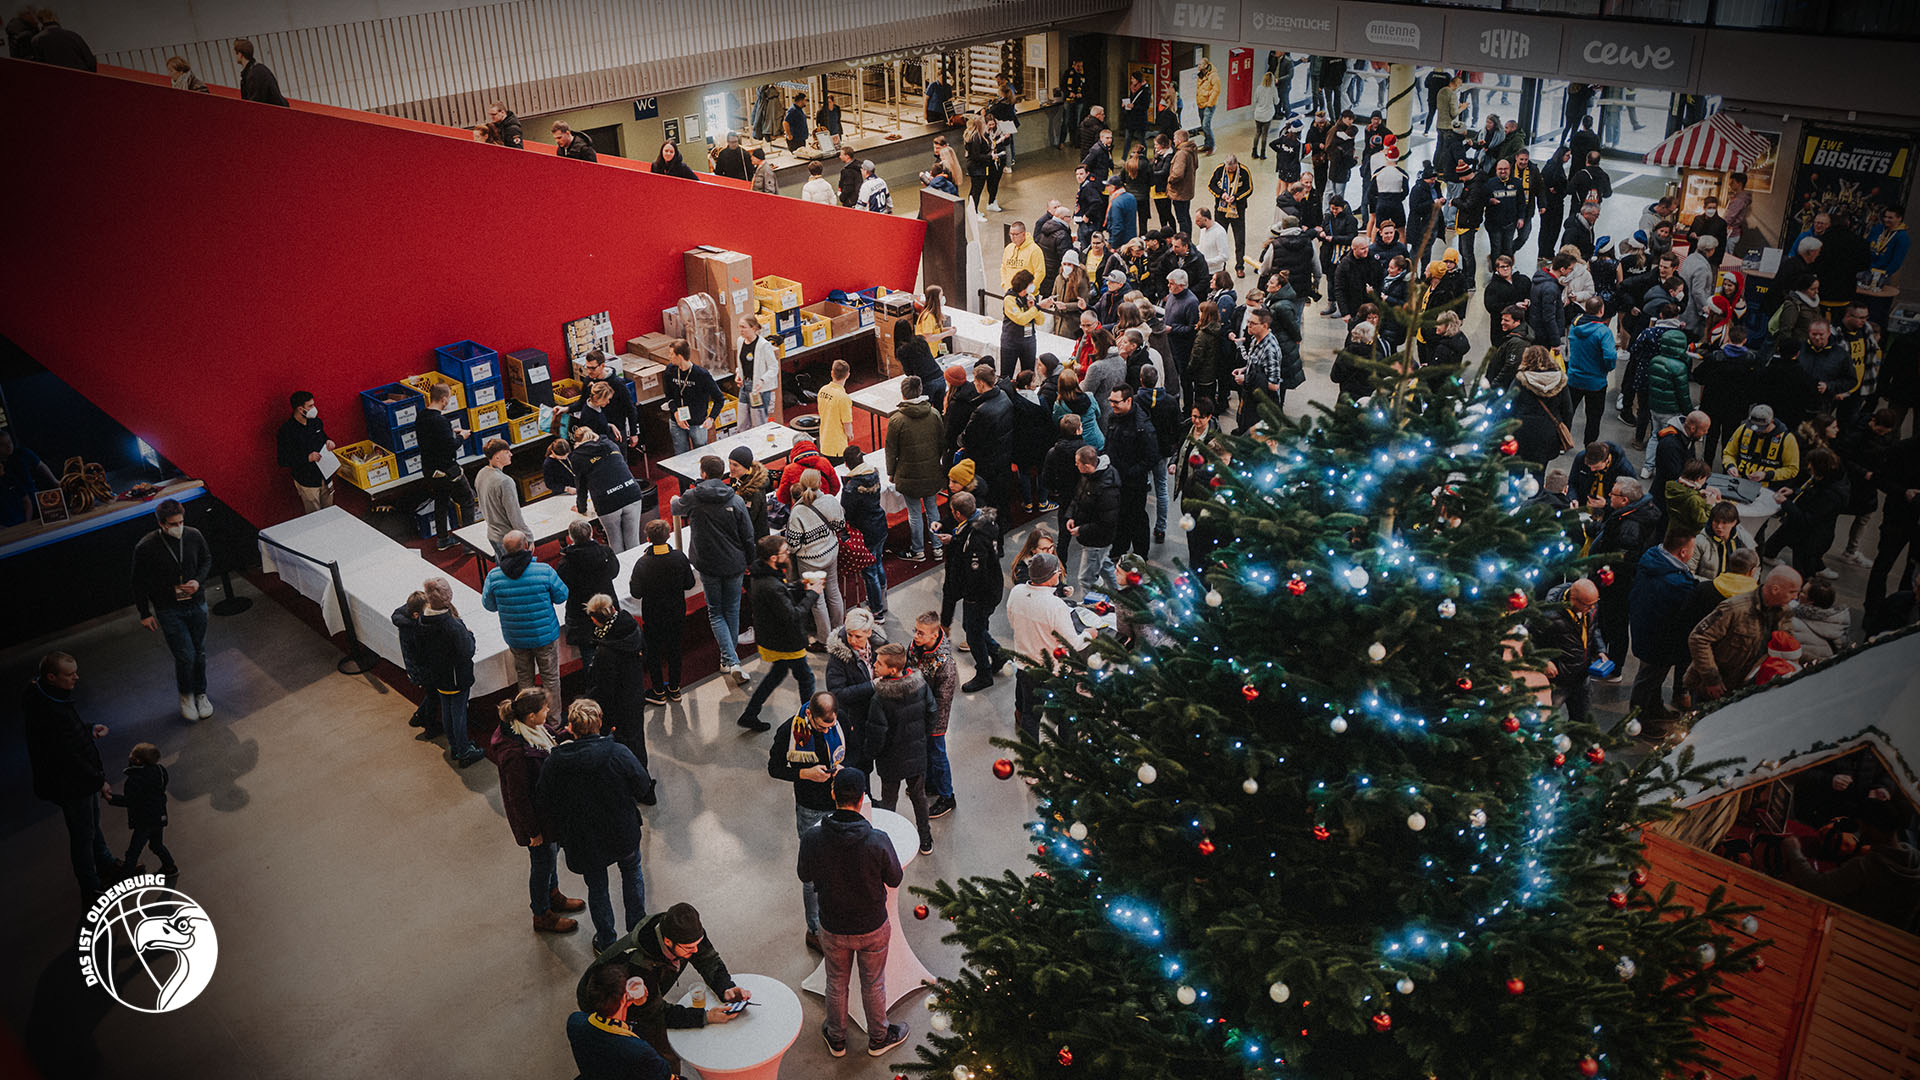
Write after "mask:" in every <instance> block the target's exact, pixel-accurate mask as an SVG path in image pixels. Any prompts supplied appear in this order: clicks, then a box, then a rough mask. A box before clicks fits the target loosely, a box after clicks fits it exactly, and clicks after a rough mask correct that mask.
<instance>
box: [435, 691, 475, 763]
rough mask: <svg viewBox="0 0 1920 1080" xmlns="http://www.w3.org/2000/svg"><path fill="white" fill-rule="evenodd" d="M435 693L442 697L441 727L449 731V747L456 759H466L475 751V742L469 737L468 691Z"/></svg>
mask: <svg viewBox="0 0 1920 1080" xmlns="http://www.w3.org/2000/svg"><path fill="white" fill-rule="evenodd" d="M435 693H437V694H439V695H440V726H441V727H444V728H446V729H447V747H448V748H449V749H451V750H452V751H453V756H454V757H466V756H467V755H469V754H471V753H473V750H474V746H473V740H472V739H470V738H469V737H468V736H467V694H468V691H466V690H454V691H452V692H448V691H445V690H437V691H435Z"/></svg>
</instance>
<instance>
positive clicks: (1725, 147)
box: [1647, 113, 1767, 172]
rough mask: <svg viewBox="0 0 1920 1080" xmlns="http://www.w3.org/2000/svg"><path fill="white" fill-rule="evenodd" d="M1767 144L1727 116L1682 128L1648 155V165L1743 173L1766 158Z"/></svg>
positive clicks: (1707, 119)
mask: <svg viewBox="0 0 1920 1080" xmlns="http://www.w3.org/2000/svg"><path fill="white" fill-rule="evenodd" d="M1766 153H1767V141H1766V140H1765V139H1762V138H1761V137H1760V136H1758V135H1756V134H1754V133H1753V131H1752V130H1751V129H1749V128H1748V127H1747V126H1746V125H1745V124H1742V123H1741V122H1740V121H1738V120H1735V119H1734V118H1733V117H1731V116H1728V115H1727V114H1726V113H1714V114H1713V115H1712V116H1709V117H1707V118H1706V119H1705V120H1702V121H1700V122H1699V123H1697V124H1693V125H1691V126H1689V127H1684V128H1681V129H1680V130H1679V131H1676V132H1674V133H1673V134H1672V135H1669V136H1667V139H1666V141H1665V142H1663V143H1661V144H1660V145H1659V146H1656V147H1654V148H1653V149H1652V150H1650V151H1648V152H1647V164H1649V165H1670V166H1673V167H1675V168H1680V169H1717V170H1720V171H1721V172H1728V171H1736V170H1739V169H1744V168H1746V167H1747V166H1749V165H1752V164H1753V163H1754V162H1756V161H1759V160H1760V159H1761V158H1763V157H1765V156H1766Z"/></svg>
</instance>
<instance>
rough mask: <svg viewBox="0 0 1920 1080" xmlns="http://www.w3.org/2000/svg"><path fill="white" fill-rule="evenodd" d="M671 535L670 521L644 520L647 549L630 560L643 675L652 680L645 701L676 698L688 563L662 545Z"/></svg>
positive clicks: (690, 576)
mask: <svg viewBox="0 0 1920 1080" xmlns="http://www.w3.org/2000/svg"><path fill="white" fill-rule="evenodd" d="M672 535H673V526H671V525H669V524H667V523H666V522H665V521H663V520H661V519H659V518H655V519H654V520H652V521H649V522H647V551H646V554H644V555H642V556H640V561H639V562H637V563H634V564H633V577H632V578H631V579H629V580H628V582H627V591H628V592H629V593H631V594H632V595H633V598H634V599H635V600H638V601H640V624H641V636H642V637H643V638H644V639H645V641H646V647H647V677H648V678H650V679H651V680H652V681H653V689H651V690H649V691H647V702H648V704H651V705H664V704H666V703H667V702H669V701H679V700H680V643H681V641H682V639H684V638H685V637H686V630H687V590H688V589H691V588H693V564H692V563H691V562H689V561H687V557H686V555H685V554H684V553H682V552H679V551H675V550H674V549H673V548H670V547H668V546H667V538H668V537H669V536H672ZM663 669H664V672H665V677H664V678H663V677H662V670H663Z"/></svg>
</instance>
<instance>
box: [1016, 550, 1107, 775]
mask: <svg viewBox="0 0 1920 1080" xmlns="http://www.w3.org/2000/svg"><path fill="white" fill-rule="evenodd" d="M1065 575H1066V571H1065V569H1064V568H1062V567H1061V565H1060V560H1059V558H1058V557H1056V556H1054V555H1051V554H1048V553H1047V552H1044V551H1043V552H1040V553H1039V554H1037V555H1033V556H1030V557H1029V558H1028V559H1027V583H1026V584H1025V585H1015V586H1014V587H1013V590H1012V591H1011V592H1009V593H1008V594H1007V622H1008V624H1009V625H1011V626H1012V627H1013V649H1014V651H1015V652H1017V653H1019V654H1020V655H1022V656H1028V657H1033V658H1034V659H1036V660H1038V661H1039V662H1040V663H1041V664H1043V665H1045V667H1046V668H1047V670H1048V671H1049V672H1051V671H1057V670H1058V669H1059V667H1060V662H1059V661H1058V660H1056V659H1054V656H1053V650H1054V649H1055V648H1056V647H1058V646H1059V645H1060V644H1061V641H1062V640H1064V641H1065V643H1066V645H1067V647H1068V648H1079V647H1080V646H1082V645H1085V644H1086V643H1087V642H1088V641H1089V640H1091V639H1092V637H1093V635H1092V633H1090V632H1087V631H1082V630H1081V629H1080V628H1079V627H1077V626H1075V625H1074V622H1073V609H1072V608H1071V607H1069V606H1068V604H1067V602H1066V600H1064V599H1062V598H1061V596H1060V594H1059V592H1058V590H1059V588H1060V585H1061V582H1062V581H1063V580H1064V579H1065ZM1040 677H1041V676H1040V674H1039V673H1038V672H1029V671H1028V670H1027V669H1026V668H1025V667H1022V668H1020V670H1018V671H1017V672H1015V673H1014V680H1013V715H1014V724H1015V725H1016V726H1017V727H1018V728H1019V729H1020V730H1021V731H1022V732H1023V733H1025V734H1027V735H1030V736H1034V737H1036V738H1037V737H1038V736H1039V733H1040V703H1039V701H1038V700H1037V699H1038V697H1039V691H1038V685H1037V684H1038V680H1039V678H1040Z"/></svg>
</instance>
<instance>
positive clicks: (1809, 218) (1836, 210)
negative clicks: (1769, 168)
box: [1781, 124, 1914, 236]
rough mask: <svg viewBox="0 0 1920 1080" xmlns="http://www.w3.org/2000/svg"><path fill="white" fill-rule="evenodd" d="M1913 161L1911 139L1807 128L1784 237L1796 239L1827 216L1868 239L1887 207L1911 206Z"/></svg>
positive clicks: (1841, 130)
mask: <svg viewBox="0 0 1920 1080" xmlns="http://www.w3.org/2000/svg"><path fill="white" fill-rule="evenodd" d="M1913 155H1914V140H1913V138H1912V137H1911V136H1906V135H1897V134H1893V133H1891V132H1880V131H1874V132H1867V131H1852V130H1848V129H1846V128H1833V127H1823V126H1821V125H1818V124H1808V125H1807V126H1806V128H1805V130H1803V131H1802V132H1801V134H1800V153H1799V155H1798V157H1796V158H1795V160H1794V171H1793V194H1792V197H1791V198H1789V199H1788V200H1787V220H1786V224H1785V227H1784V228H1783V229H1782V231H1781V235H1783V236H1797V235H1798V234H1799V233H1800V231H1801V230H1803V229H1807V228H1810V227H1812V225H1813V216H1814V215H1815V214H1818V213H1820V212H1822V211H1825V212H1826V213H1828V214H1830V215H1832V216H1833V218H1834V220H1835V223H1836V224H1838V223H1839V222H1842V221H1844V222H1845V223H1846V224H1847V226H1848V227H1849V228H1851V229H1852V230H1853V232H1854V234H1855V235H1857V236H1865V235H1867V230H1868V229H1869V228H1871V227H1872V226H1873V224H1874V223H1875V222H1877V221H1879V220H1880V211H1881V209H1882V208H1883V207H1885V206H1886V205H1887V204H1888V203H1905V202H1906V198H1905V194H1906V190H1907V184H1908V182H1909V180H1910V179H1911V177H1912V175H1913Z"/></svg>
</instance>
